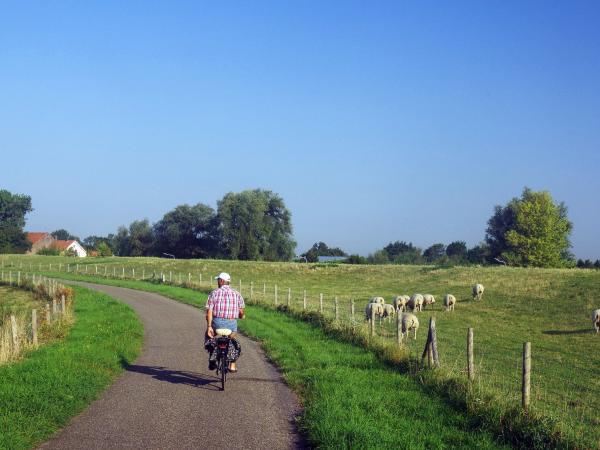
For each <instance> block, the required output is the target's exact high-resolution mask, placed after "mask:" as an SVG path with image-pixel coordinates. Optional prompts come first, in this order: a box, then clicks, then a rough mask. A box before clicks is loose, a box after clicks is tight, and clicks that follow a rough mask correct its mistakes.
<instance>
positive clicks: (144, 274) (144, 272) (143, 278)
mask: <svg viewBox="0 0 600 450" xmlns="http://www.w3.org/2000/svg"><path fill="white" fill-rule="evenodd" d="M145 279H146V268H145V267H144V268H143V269H142V280H145Z"/></svg>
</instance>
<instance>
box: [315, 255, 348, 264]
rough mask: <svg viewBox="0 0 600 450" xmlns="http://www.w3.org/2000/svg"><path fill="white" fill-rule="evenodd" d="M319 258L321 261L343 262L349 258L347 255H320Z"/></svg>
mask: <svg viewBox="0 0 600 450" xmlns="http://www.w3.org/2000/svg"><path fill="white" fill-rule="evenodd" d="M317 258H318V261H319V262H320V263H324V262H325V263H328V262H341V261H345V260H346V259H348V257H347V256H318V257H317Z"/></svg>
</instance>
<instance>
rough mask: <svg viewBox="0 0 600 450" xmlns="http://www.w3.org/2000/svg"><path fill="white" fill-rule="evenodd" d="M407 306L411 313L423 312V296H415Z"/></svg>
mask: <svg viewBox="0 0 600 450" xmlns="http://www.w3.org/2000/svg"><path fill="white" fill-rule="evenodd" d="M406 306H408V307H409V308H410V309H411V311H423V295H422V294H413V295H412V297H411V298H410V300H408V303H407V304H406Z"/></svg>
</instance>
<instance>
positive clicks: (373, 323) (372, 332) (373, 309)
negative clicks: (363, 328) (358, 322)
mask: <svg viewBox="0 0 600 450" xmlns="http://www.w3.org/2000/svg"><path fill="white" fill-rule="evenodd" d="M369 327H370V328H369V334H370V336H371V337H373V336H375V308H371V321H370V323H369Z"/></svg>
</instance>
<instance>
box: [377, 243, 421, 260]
mask: <svg viewBox="0 0 600 450" xmlns="http://www.w3.org/2000/svg"><path fill="white" fill-rule="evenodd" d="M383 251H384V252H385V253H386V254H387V257H388V260H389V261H391V262H394V263H397V264H421V263H422V262H423V255H422V254H421V249H420V248H419V247H415V246H414V245H413V244H412V242H408V243H406V242H404V241H396V242H390V243H389V244H388V245H386V246H385V247H383Z"/></svg>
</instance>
